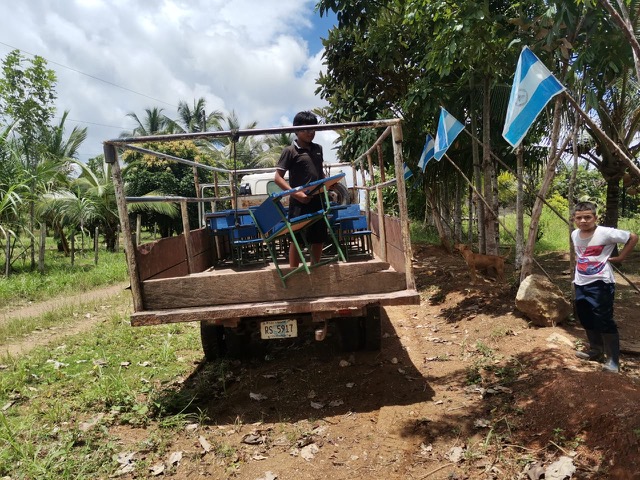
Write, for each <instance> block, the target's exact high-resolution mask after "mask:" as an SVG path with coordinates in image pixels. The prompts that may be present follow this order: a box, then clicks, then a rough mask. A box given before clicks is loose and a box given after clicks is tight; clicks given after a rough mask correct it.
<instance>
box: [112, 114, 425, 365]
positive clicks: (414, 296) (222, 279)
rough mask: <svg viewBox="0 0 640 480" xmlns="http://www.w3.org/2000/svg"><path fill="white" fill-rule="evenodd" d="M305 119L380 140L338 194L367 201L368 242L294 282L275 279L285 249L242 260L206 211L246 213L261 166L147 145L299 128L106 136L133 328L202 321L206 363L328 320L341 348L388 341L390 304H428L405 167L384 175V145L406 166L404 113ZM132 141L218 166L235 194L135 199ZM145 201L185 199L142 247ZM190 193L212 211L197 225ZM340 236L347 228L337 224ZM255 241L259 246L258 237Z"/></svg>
mask: <svg viewBox="0 0 640 480" xmlns="http://www.w3.org/2000/svg"><path fill="white" fill-rule="evenodd" d="M305 128H312V129H314V130H336V131H341V132H345V131H349V130H352V129H373V130H375V131H376V133H377V135H378V136H377V138H376V140H375V141H374V142H373V144H372V145H371V146H370V147H369V148H368V149H367V150H366V151H365V152H363V153H362V154H361V155H360V156H359V157H358V158H355V159H352V160H351V161H350V162H349V164H350V166H349V167H348V171H349V172H351V173H352V174H354V175H355V174H356V172H359V173H360V175H361V179H362V180H361V181H357V180H355V179H354V180H353V181H351V182H349V183H348V185H350V187H349V186H347V185H344V187H345V188H348V189H349V194H348V195H347V196H346V197H345V194H344V191H342V192H340V196H341V197H342V198H343V200H342V201H341V202H342V203H351V202H352V200H353V199H354V198H358V199H359V198H361V196H362V197H363V198H364V201H363V202H361V203H362V204H363V208H362V207H361V208H359V209H357V210H360V211H359V212H358V216H359V217H360V218H366V223H367V227H368V229H367V231H366V232H367V240H369V244H368V245H369V247H367V248H368V249H370V251H368V252H365V253H366V254H365V255H363V256H358V257H357V258H352V257H351V256H349V255H347V256H346V258H347V259H348V261H345V257H344V256H339V260H338V261H335V262H330V263H326V264H321V265H320V266H318V267H317V268H312V269H310V270H308V273H306V272H304V271H303V272H301V273H296V275H294V276H291V277H290V278H289V279H288V280H287V281H286V283H285V282H281V281H280V280H279V279H278V274H277V272H276V268H274V262H277V263H278V265H279V267H280V269H282V270H285V271H286V269H287V268H288V261H287V258H286V256H285V255H284V253H285V252H286V250H285V249H283V250H282V252H283V255H282V258H272V259H271V260H269V259H268V258H266V257H264V256H263V258H262V259H260V258H259V257H258V258H257V261H255V262H247V264H239V263H238V262H236V261H234V259H229V250H228V249H225V243H227V242H228V239H227V238H226V237H225V236H223V235H218V234H216V232H215V228H214V226H213V224H212V223H211V222H207V221H206V218H207V216H209V217H210V218H214V217H219V216H221V215H222V214H221V213H220V212H219V211H218V208H217V206H218V205H220V204H222V203H223V202H228V203H231V209H230V210H229V211H231V212H235V213H236V217H235V218H236V219H237V218H238V217H237V213H238V211H239V209H241V208H245V207H246V206H247V205H246V204H243V203H242V201H241V197H243V196H246V197H250V196H251V195H252V193H253V192H248V191H247V190H246V189H245V191H244V192H243V193H242V194H240V191H241V190H242V187H243V183H242V181H241V179H242V178H243V177H244V176H246V175H250V174H252V172H251V171H247V170H235V169H227V168H219V167H212V166H208V165H203V164H200V163H197V162H194V161H191V160H188V159H183V158H178V157H174V156H172V155H168V154H166V153H161V152H157V151H154V150H152V149H150V148H147V147H145V146H141V144H149V143H150V142H154V143H158V142H171V141H177V140H192V141H201V140H207V141H214V140H216V139H220V138H221V137H226V138H229V139H230V140H231V141H237V140H238V139H239V138H240V137H242V136H251V135H271V134H281V133H294V132H295V130H296V128H295V127H275V128H267V129H251V130H233V131H218V132H199V133H187V134H176V135H154V136H144V137H130V138H119V139H114V140H108V141H105V142H104V154H105V161H106V162H107V163H109V164H111V167H112V178H113V183H114V190H115V196H116V203H117V206H118V214H119V218H120V225H121V230H122V232H123V242H122V243H123V246H124V249H125V253H126V259H127V267H128V272H129V280H130V286H131V294H132V299H133V313H132V314H131V318H130V322H131V325H132V326H134V327H135V326H148V325H161V324H169V323H176V322H198V323H199V326H200V337H201V341H202V349H203V352H204V356H205V359H206V360H208V361H209V360H214V359H218V358H220V357H224V356H242V355H244V354H246V353H248V352H250V351H251V350H252V349H253V348H255V345H256V342H270V341H274V340H279V339H283V338H292V337H296V336H298V335H301V334H303V333H304V332H309V331H310V334H311V336H312V338H315V340H317V341H322V340H324V339H325V338H326V336H327V332H328V330H329V329H333V330H332V331H337V332H338V333H339V337H340V338H341V341H342V346H343V348H344V350H347V351H353V350H360V349H366V350H379V349H380V347H381V318H382V315H383V314H384V307H387V306H396V305H417V304H419V303H420V296H419V294H418V292H417V290H416V286H415V279H414V275H413V269H412V263H411V259H412V250H411V242H410V232H409V218H408V212H407V201H406V190H405V182H404V177H403V175H402V174H400V175H397V176H396V177H395V178H389V179H386V178H385V175H384V172H385V169H384V158H383V155H384V152H387V154H390V155H392V156H393V164H394V166H395V172H403V171H404V161H403V155H402V120H401V119H399V118H394V119H385V120H375V121H364V122H349V123H335V124H321V125H317V126H308V127H305ZM127 149H128V150H134V151H139V152H141V153H144V154H148V155H154V156H156V157H158V158H163V159H166V160H170V161H176V162H180V163H183V164H187V165H191V166H193V167H194V170H195V169H209V170H210V171H213V172H214V175H221V176H223V178H224V179H225V182H227V183H226V184H227V185H228V186H229V187H230V192H227V193H228V194H227V195H223V194H222V191H221V190H218V189H215V191H214V196H213V197H203V196H201V195H198V194H196V196H195V197H177V196H170V195H169V196H163V197H138V198H136V197H127V196H126V195H125V185H124V182H123V177H122V170H121V167H120V159H119V152H122V151H123V150H127ZM374 163H376V164H377V165H376V167H375V168H378V172H380V173H379V174H378V175H375V174H374ZM262 173H264V172H262ZM216 178H217V177H216ZM221 183H222V182H221ZM246 184H247V182H245V185H246ZM387 189H391V190H390V191H391V192H395V193H394V194H395V195H397V203H396V207H395V212H385V206H384V205H385V204H384V202H383V197H384V196H385V194H386V195H387V196H388V195H389V194H387V193H386V192H385V190H387ZM197 191H198V190H197V189H196V192H197ZM165 193H166V192H165ZM261 193H262V192H261ZM265 193H267V192H265ZM268 198H269V195H266V196H265V200H262V201H268ZM140 201H145V202H148V201H164V202H174V203H177V204H179V205H180V211H181V214H182V224H183V231H182V233H181V234H179V235H177V236H171V237H166V238H161V239H156V240H153V241H151V242H148V243H144V244H138V242H137V241H136V236H135V234H134V230H133V229H132V227H131V222H130V216H129V213H128V204H130V203H133V202H140ZM190 202H196V203H198V204H199V205H200V206H202V208H199V211H202V212H204V213H203V215H202V217H203V218H200V219H199V222H198V225H196V226H193V225H190V223H189V215H188V209H187V205H188V204H189V203H190ZM205 206H206V208H205ZM250 208H255V207H253V206H250ZM334 208H338V207H334ZM207 209H208V210H210V211H209V212H207V211H206V210H207ZM336 235H338V236H340V234H339V233H336ZM252 245H254V244H252ZM340 245H342V244H341V243H338V244H337V247H336V248H338V249H346V248H349V246H348V245H346V244H344V245H343V246H340ZM227 246H228V245H227ZM255 248H256V249H257V251H260V241H259V240H258V241H257V243H255ZM280 263H281V264H280Z"/></svg>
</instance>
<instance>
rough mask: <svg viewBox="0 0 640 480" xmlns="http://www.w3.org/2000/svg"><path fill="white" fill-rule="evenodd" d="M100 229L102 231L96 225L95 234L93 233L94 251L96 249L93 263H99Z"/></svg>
mask: <svg viewBox="0 0 640 480" xmlns="http://www.w3.org/2000/svg"><path fill="white" fill-rule="evenodd" d="M99 231H100V230H99V228H98V227H96V230H95V234H94V235H93V251H94V257H93V263H94V264H95V265H98V245H99V244H100V242H99V241H98V235H99Z"/></svg>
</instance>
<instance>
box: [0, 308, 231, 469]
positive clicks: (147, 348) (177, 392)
mask: <svg viewBox="0 0 640 480" xmlns="http://www.w3.org/2000/svg"><path fill="white" fill-rule="evenodd" d="M198 343H199V329H198V328H197V324H192V323H188V324H172V325H165V326H154V327H137V328H133V327H131V326H130V325H129V322H128V320H127V319H126V318H125V317H124V316H123V314H121V313H113V314H112V315H111V316H110V317H109V318H108V320H107V321H106V322H103V323H102V324H99V325H98V326H97V327H96V328H95V329H94V330H92V332H91V334H90V335H87V334H82V335H76V336H73V337H66V338H65V340H64V344H59V345H50V346H48V347H46V348H38V349H35V350H33V351H32V352H31V353H30V354H28V355H26V356H23V357H20V358H17V359H16V358H4V359H2V360H1V361H0V363H2V364H3V366H2V369H3V370H2V375H0V405H3V406H4V407H3V410H1V411H0V445H1V448H0V477H3V476H8V477H10V478H15V479H22V478H64V479H84V478H108V477H109V476H111V475H112V474H114V472H115V471H116V470H117V469H118V463H117V462H116V460H115V459H114V458H115V456H116V455H117V454H119V453H122V452H123V451H125V450H126V451H130V450H135V449H139V450H151V451H153V452H155V453H158V454H160V453H161V452H163V451H164V449H165V448H167V447H166V446H167V445H169V443H170V442H169V439H170V438H171V437H172V436H173V434H174V433H175V431H176V430H177V429H182V428H184V426H185V424H186V423H190V422H194V421H203V420H204V419H205V418H203V413H202V411H200V410H198V399H199V398H210V397H211V395H213V394H214V388H213V387H212V385H211V384H210V383H201V384H198V383H197V382H196V383H195V384H192V385H191V386H190V387H188V388H187V387H184V385H182V384H181V382H179V381H178V379H181V378H185V377H186V376H188V375H190V374H191V373H193V369H194V362H197V361H198V360H200V359H201V357H202V354H201V353H200V352H199V351H198V349H194V348H193V345H197V344H198ZM206 368H220V365H217V364H211V366H209V365H208V366H207V367H206ZM204 378H206V379H209V382H210V381H211V379H212V378H216V375H215V373H214V374H211V375H208V376H205V377H204ZM87 424H91V425H92V426H91V427H90V428H87ZM116 425H125V426H126V425H129V426H132V427H142V428H144V430H142V431H143V432H144V435H146V438H144V439H143V440H142V441H141V444H140V445H123V444H122V439H121V438H116V437H115V436H112V434H110V430H109V428H110V427H112V426H116ZM147 428H148V430H147ZM138 468H139V469H140V471H138V472H137V474H138V475H141V476H142V477H145V476H146V474H147V471H146V469H145V466H144V462H140V464H139V465H138Z"/></svg>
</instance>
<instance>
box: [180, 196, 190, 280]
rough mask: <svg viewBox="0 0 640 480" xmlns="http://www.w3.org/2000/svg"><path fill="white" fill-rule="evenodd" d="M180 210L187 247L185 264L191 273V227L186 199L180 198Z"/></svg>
mask: <svg viewBox="0 0 640 480" xmlns="http://www.w3.org/2000/svg"><path fill="white" fill-rule="evenodd" d="M180 211H181V212H182V230H183V232H182V234H183V235H184V246H185V248H186V249H187V266H188V268H189V273H193V246H192V245H191V227H190V226H189V212H188V211H187V201H186V200H180Z"/></svg>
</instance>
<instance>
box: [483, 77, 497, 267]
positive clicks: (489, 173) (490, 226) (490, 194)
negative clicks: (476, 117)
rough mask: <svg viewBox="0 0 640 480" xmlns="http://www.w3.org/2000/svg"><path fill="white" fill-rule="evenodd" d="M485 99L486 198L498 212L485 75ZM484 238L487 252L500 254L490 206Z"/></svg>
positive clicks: (494, 221) (487, 82) (484, 155)
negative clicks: (495, 197) (495, 206)
mask: <svg viewBox="0 0 640 480" xmlns="http://www.w3.org/2000/svg"><path fill="white" fill-rule="evenodd" d="M482 90H483V101H482V170H483V176H484V190H483V193H484V198H485V200H486V201H487V203H488V204H489V205H491V206H492V209H493V212H496V213H497V210H496V209H495V208H493V206H494V203H495V202H494V188H493V182H494V180H493V179H494V178H495V168H494V165H493V159H492V157H491V96H490V95H491V91H490V82H489V78H488V77H485V78H484V81H483V84H482ZM484 210H485V211H484V226H483V227H484V238H485V242H486V247H487V248H486V253H487V254H488V255H497V254H498V245H497V243H496V235H497V228H496V224H497V220H498V219H497V218H495V217H494V215H493V212H492V211H490V209H489V208H485V209H484Z"/></svg>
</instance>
